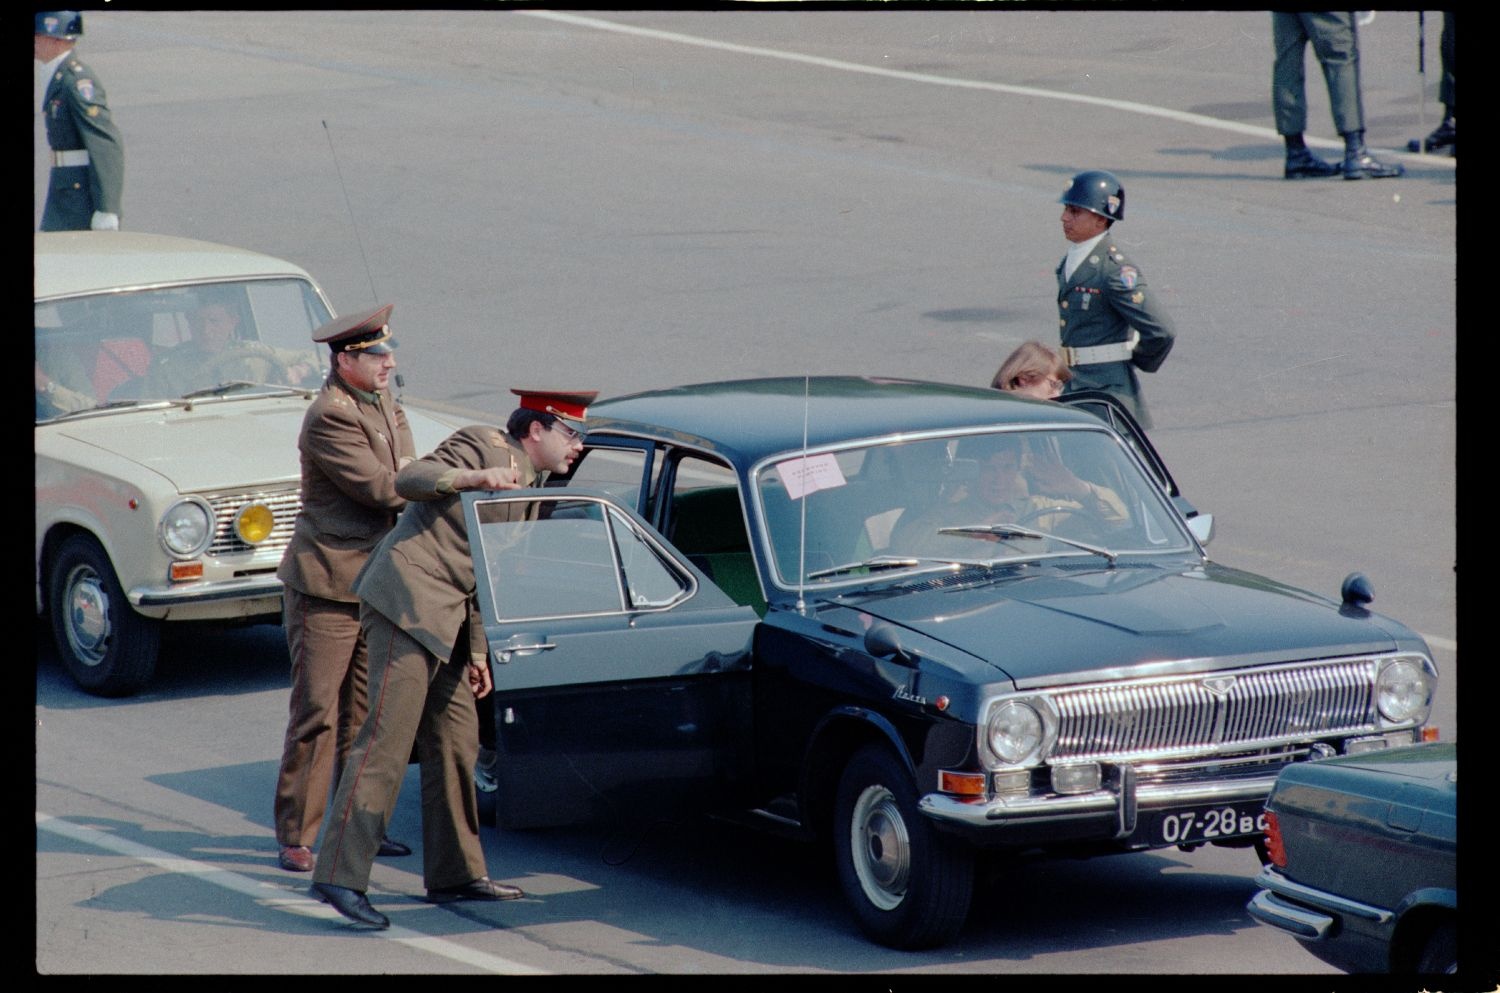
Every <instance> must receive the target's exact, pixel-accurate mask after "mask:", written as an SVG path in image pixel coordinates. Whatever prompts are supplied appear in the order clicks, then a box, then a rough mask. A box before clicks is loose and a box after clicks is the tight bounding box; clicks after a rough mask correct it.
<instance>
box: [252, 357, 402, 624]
mask: <svg viewBox="0 0 1500 993" xmlns="http://www.w3.org/2000/svg"><path fill="white" fill-rule="evenodd" d="M297 449H298V451H299V452H300V453H301V461H302V509H301V511H300V512H299V513H298V514H297V521H296V525H295V528H294V530H293V531H292V540H291V542H290V543H289V544H288V545H287V549H286V554H285V555H283V556H282V559H281V567H280V568H279V569H277V570H276V575H277V577H278V578H280V580H281V581H282V582H283V583H285V584H286V585H288V586H290V587H292V588H293V589H296V590H299V591H301V592H303V593H307V594H310V595H312V596H318V597H322V598H324V599H325V600H339V601H342V602H344V603H356V602H358V600H359V598H358V597H356V596H355V595H354V589H353V587H354V577H355V576H356V575H357V574H358V573H359V570H360V569H361V568H362V567H363V566H364V564H365V560H366V559H367V558H369V556H370V550H371V549H373V548H374V547H375V545H376V544H377V543H378V542H379V541H380V539H381V538H382V537H384V536H385V534H386V532H388V531H389V530H390V529H391V527H392V526H393V525H394V524H395V522H396V515H397V514H398V513H399V512H400V511H401V508H402V507H404V506H406V501H405V500H404V499H402V498H401V497H400V496H399V495H398V494H397V493H396V472H397V470H399V469H400V468H401V460H402V459H412V458H415V457H416V445H415V443H414V442H413V440H412V434H411V426H410V425H409V424H408V423H407V420H406V411H404V410H403V409H401V405H400V404H398V403H396V401H395V400H394V399H392V398H391V396H390V395H389V394H387V393H384V392H380V393H366V392H365V391H363V390H359V389H356V388H354V387H352V386H350V385H348V384H347V383H345V382H344V381H343V380H342V379H340V378H339V374H338V373H337V372H330V373H329V374H328V379H327V381H326V382H325V383H324V384H323V389H322V390H321V391H320V392H319V393H318V395H317V397H316V398H315V399H314V400H313V402H312V404H311V405H310V406H309V407H308V408H307V413H306V414H305V415H303V418H302V431H301V434H300V435H299V436H298V438H297Z"/></svg>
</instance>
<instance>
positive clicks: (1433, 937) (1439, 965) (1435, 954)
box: [1417, 921, 1458, 975]
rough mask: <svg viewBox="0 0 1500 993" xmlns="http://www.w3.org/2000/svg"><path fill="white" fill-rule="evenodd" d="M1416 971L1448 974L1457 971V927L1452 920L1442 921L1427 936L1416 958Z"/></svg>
mask: <svg viewBox="0 0 1500 993" xmlns="http://www.w3.org/2000/svg"><path fill="white" fill-rule="evenodd" d="M1417 971H1418V972H1421V973H1432V974H1438V973H1444V974H1449V975H1451V974H1453V973H1456V972H1457V971H1458V927H1457V926H1456V925H1455V924H1454V923H1453V922H1452V921H1443V922H1442V923H1440V924H1438V925H1437V926H1436V927H1434V928H1433V929H1432V933H1431V934H1429V935H1428V936H1427V943H1426V944H1424V945H1423V946H1422V954H1421V956H1420V957H1419V958H1418V959H1417Z"/></svg>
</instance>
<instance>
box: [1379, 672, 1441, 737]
mask: <svg viewBox="0 0 1500 993" xmlns="http://www.w3.org/2000/svg"><path fill="white" fill-rule="evenodd" d="M1375 702H1376V705H1377V706H1378V707H1379V708H1380V716H1382V717H1384V718H1385V719H1386V720H1388V721H1392V722H1394V723H1397V724H1404V723H1406V722H1407V721H1412V720H1418V719H1421V718H1423V717H1425V716H1426V713H1427V708H1428V707H1429V706H1430V704H1431V703H1432V680H1431V679H1430V678H1429V677H1428V675H1427V670H1426V669H1425V668H1423V667H1422V665H1421V664H1420V663H1418V662H1416V661H1415V660H1413V659H1397V660H1396V661H1394V662H1392V663H1391V664H1390V665H1388V666H1386V667H1385V668H1384V669H1383V670H1381V673H1380V678H1379V679H1378V680H1376V683H1375Z"/></svg>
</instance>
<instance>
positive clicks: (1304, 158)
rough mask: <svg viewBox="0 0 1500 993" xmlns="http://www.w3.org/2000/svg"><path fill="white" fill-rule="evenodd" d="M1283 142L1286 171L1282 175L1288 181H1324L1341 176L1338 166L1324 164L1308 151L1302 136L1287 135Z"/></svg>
mask: <svg viewBox="0 0 1500 993" xmlns="http://www.w3.org/2000/svg"><path fill="white" fill-rule="evenodd" d="M1283 140H1284V141H1285V142H1286V171H1285V172H1284V173H1282V175H1283V176H1285V177H1286V178H1287V179H1324V178H1327V177H1328V176H1337V175H1338V174H1339V167H1338V166H1336V165H1334V164H1333V163H1332V162H1324V161H1323V160H1322V159H1320V158H1318V157H1317V156H1316V155H1314V154H1313V153H1312V152H1311V151H1309V150H1308V147H1307V145H1306V143H1305V142H1303V140H1302V136H1301V135H1300V134H1289V135H1285V136H1283Z"/></svg>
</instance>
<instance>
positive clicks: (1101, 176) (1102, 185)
mask: <svg viewBox="0 0 1500 993" xmlns="http://www.w3.org/2000/svg"><path fill="white" fill-rule="evenodd" d="M1058 203H1065V204H1068V205H1069V206H1072V207H1082V208H1083V209H1084V210H1089V211H1093V212H1094V213H1096V214H1098V215H1099V216H1100V217H1106V218H1108V219H1109V220H1111V221H1122V220H1124V219H1125V187H1123V186H1121V185H1120V181H1119V180H1118V179H1116V178H1115V175H1114V173H1111V172H1104V171H1103V170H1102V169H1091V170H1089V171H1088V172H1080V173H1079V174H1078V175H1076V176H1074V177H1073V182H1072V183H1071V184H1070V185H1069V186H1068V189H1067V190H1066V192H1064V193H1063V195H1062V198H1061V199H1059V200H1058Z"/></svg>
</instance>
